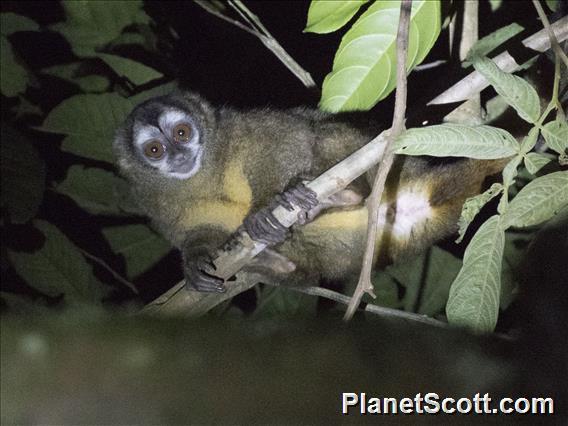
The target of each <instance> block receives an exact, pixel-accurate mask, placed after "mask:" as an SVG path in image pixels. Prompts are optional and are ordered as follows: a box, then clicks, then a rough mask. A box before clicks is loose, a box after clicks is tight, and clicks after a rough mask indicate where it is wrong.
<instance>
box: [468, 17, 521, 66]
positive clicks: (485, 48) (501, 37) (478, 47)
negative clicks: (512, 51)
mask: <svg viewBox="0 0 568 426" xmlns="http://www.w3.org/2000/svg"><path fill="white" fill-rule="evenodd" d="M522 31H524V28H523V27H521V26H520V25H519V24H517V23H516V22H513V23H512V24H510V25H507V26H505V27H502V28H499V29H498V30H497V31H494V32H492V33H491V34H488V35H486V36H485V37H483V38H482V39H480V40H478V41H477V42H476V43H475V44H474V45H473V46H472V47H471V49H470V50H469V52H468V54H467V61H465V62H464V63H463V66H464V67H469V66H470V65H471V58H472V57H474V56H486V55H487V54H488V53H490V52H492V51H493V50H495V49H496V48H497V47H499V46H501V45H502V44H503V43H505V42H506V41H507V40H509V39H511V38H513V37H514V36H516V35H517V34H519V33H520V32H522Z"/></svg>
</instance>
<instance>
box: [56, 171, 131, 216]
mask: <svg viewBox="0 0 568 426" xmlns="http://www.w3.org/2000/svg"><path fill="white" fill-rule="evenodd" d="M125 185H127V183H126V182H125V181H124V180H123V179H121V178H119V177H117V176H116V175H114V174H113V173H111V172H107V171H106V170H102V169H99V168H85V167H83V166H79V165H74V166H71V167H70V168H69V172H68V173H67V177H66V178H65V180H64V181H63V182H61V183H60V184H59V185H58V186H57V191H58V192H61V193H62V194H65V195H67V196H69V197H71V198H72V199H73V200H74V201H75V202H76V203H77V204H79V206H81V207H82V208H83V209H85V210H87V211H88V212H90V213H93V214H108V215H121V214H123V213H124V212H123V211H122V210H121V208H120V205H121V201H122V187H123V186H125Z"/></svg>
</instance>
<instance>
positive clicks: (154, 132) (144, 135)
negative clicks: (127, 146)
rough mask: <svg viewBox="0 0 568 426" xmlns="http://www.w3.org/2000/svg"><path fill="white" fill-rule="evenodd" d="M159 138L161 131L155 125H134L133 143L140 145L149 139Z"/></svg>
mask: <svg viewBox="0 0 568 426" xmlns="http://www.w3.org/2000/svg"><path fill="white" fill-rule="evenodd" d="M161 138H162V132H161V131H160V129H158V128H157V127H154V126H149V125H147V124H145V125H143V126H140V125H135V126H134V144H135V145H136V146H142V145H144V144H145V143H146V142H148V141H149V140H151V139H161Z"/></svg>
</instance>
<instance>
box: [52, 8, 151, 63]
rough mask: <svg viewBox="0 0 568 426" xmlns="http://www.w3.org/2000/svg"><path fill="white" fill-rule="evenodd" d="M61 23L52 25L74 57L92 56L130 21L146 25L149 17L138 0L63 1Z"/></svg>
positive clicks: (116, 35) (117, 34) (130, 22)
mask: <svg viewBox="0 0 568 426" xmlns="http://www.w3.org/2000/svg"><path fill="white" fill-rule="evenodd" d="M62 4H63V9H64V10H65V17H66V19H65V22H63V23H58V24H55V25H53V26H52V29H53V30H54V31H57V32H59V33H60V34H61V35H63V36H64V37H65V38H66V39H67V41H69V43H70V44H71V47H72V49H73V52H74V53H75V54H76V55H77V56H80V57H82V56H94V55H95V52H96V50H98V49H100V48H101V47H103V46H104V45H106V44H107V43H109V42H111V41H112V40H114V39H115V38H117V37H118V36H119V35H120V34H121V32H122V30H123V29H124V28H125V27H127V26H129V25H132V24H147V23H149V22H150V18H149V17H148V15H146V13H145V12H144V11H143V10H142V6H143V3H142V1H140V0H131V1H103V0H99V1H78V0H68V1H63V2H62Z"/></svg>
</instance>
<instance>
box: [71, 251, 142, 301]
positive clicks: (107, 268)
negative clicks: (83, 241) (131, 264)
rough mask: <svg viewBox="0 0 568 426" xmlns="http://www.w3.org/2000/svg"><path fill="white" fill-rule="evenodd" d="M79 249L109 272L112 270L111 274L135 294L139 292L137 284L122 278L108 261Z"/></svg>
mask: <svg viewBox="0 0 568 426" xmlns="http://www.w3.org/2000/svg"><path fill="white" fill-rule="evenodd" d="M79 251H80V252H81V253H83V255H84V256H85V257H88V258H89V259H91V260H92V261H93V262H95V263H97V264H99V265H100V266H102V267H103V268H105V269H106V270H107V271H108V272H110V274H111V275H112V276H113V277H114V278H115V279H116V280H117V281H119V282H121V283H122V284H124V285H125V286H126V287H128V288H129V289H130V290H132V291H133V292H134V293H135V294H138V289H137V288H136V286H135V285H134V284H132V283H131V282H130V281H128V280H125V279H124V278H122V276H121V275H120V274H119V273H118V272H116V271H115V270H114V269H112V268H111V267H110V266H108V265H107V264H106V262H105V261H104V260H102V259H99V258H98V257H97V256H94V255H92V254H91V253H89V252H88V251H86V250H83V249H82V248H80V249H79Z"/></svg>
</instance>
